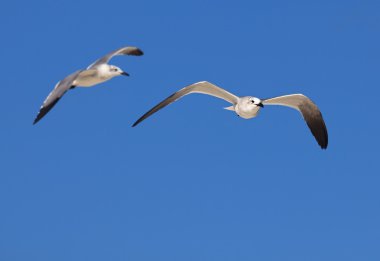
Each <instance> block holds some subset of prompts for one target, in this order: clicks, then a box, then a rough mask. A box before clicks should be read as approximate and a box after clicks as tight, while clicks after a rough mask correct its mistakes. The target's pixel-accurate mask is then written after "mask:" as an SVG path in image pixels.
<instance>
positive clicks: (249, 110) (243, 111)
mask: <svg viewBox="0 0 380 261" xmlns="http://www.w3.org/2000/svg"><path fill="white" fill-rule="evenodd" d="M259 110H260V107H256V106H255V107H245V106H236V107H235V112H236V113H237V114H238V115H239V116H240V117H242V118H244V119H251V118H254V117H256V116H257V114H258V113H259Z"/></svg>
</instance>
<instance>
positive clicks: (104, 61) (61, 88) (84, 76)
mask: <svg viewBox="0 0 380 261" xmlns="http://www.w3.org/2000/svg"><path fill="white" fill-rule="evenodd" d="M142 54H143V52H142V51H141V50H140V49H139V48H137V47H130V46H127V47H123V48H120V49H117V50H115V51H112V52H110V53H109V54H107V55H105V56H103V57H101V58H100V59H98V60H96V61H95V62H94V63H93V64H91V65H90V66H89V67H88V68H87V69H85V70H79V71H76V72H75V73H73V74H70V75H69V76H67V77H66V78H64V79H63V80H62V81H60V82H58V83H57V84H56V86H55V87H54V90H53V91H52V92H51V93H50V94H49V96H48V97H47V98H46V99H45V101H44V102H43V104H42V106H41V108H40V110H39V112H38V114H37V117H36V118H35V120H34V122H33V124H36V123H37V122H38V121H40V120H41V119H42V118H43V117H44V116H45V115H46V114H47V113H48V112H49V111H50V110H51V109H52V108H53V107H54V105H55V104H56V103H57V102H58V101H59V99H60V98H61V97H62V96H63V95H64V94H65V93H66V92H67V91H68V90H70V89H73V88H75V87H91V86H94V85H96V84H99V83H102V82H104V81H108V80H110V79H111V78H113V77H115V76H119V75H124V76H129V74H128V73H127V72H124V71H122V70H121V69H120V68H118V67H116V66H114V65H109V64H108V62H109V60H110V59H111V58H112V57H114V56H115V55H136V56H140V55H142Z"/></svg>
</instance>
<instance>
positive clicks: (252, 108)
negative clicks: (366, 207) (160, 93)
mask: <svg viewBox="0 0 380 261" xmlns="http://www.w3.org/2000/svg"><path fill="white" fill-rule="evenodd" d="M190 93H201V94H207V95H211V96H215V97H217V98H220V99H223V100H225V101H227V102H229V103H231V104H232V106H229V107H226V108H225V109H227V110H231V111H235V112H236V114H237V115H239V116H240V117H242V118H244V119H251V118H254V117H256V116H257V115H258V112H259V110H260V109H261V108H263V107H264V105H282V106H286V107H290V108H293V109H296V110H297V111H299V112H300V113H301V115H302V116H303V118H304V120H305V121H306V124H307V125H308V127H309V129H310V131H311V133H312V134H313V136H314V137H315V139H316V141H317V142H318V144H319V146H321V148H322V149H326V148H327V145H328V134H327V128H326V124H325V122H324V120H323V117H322V114H321V112H320V111H319V109H318V107H317V105H315V103H313V102H312V101H311V100H310V99H309V98H308V97H306V96H305V95H303V94H290V95H284V96H278V97H273V98H269V99H259V98H256V97H252V96H245V97H238V96H235V95H234V94H232V93H229V92H228V91H226V90H224V89H222V88H220V87H218V86H216V85H214V84H212V83H209V82H206V81H202V82H197V83H194V84H191V85H189V86H187V87H185V88H183V89H181V90H179V91H177V92H176V93H174V94H172V95H171V96H169V97H168V98H166V99H165V100H163V101H162V102H160V103H159V104H157V105H156V106H154V107H153V108H152V109H151V110H149V111H148V112H147V113H145V114H144V115H143V116H142V117H140V118H139V119H138V120H137V121H136V122H135V123H134V124H133V127H135V126H136V125H137V124H139V123H140V122H142V121H143V120H145V119H146V118H148V117H149V116H151V115H152V114H154V113H155V112H157V111H159V110H161V109H162V108H164V107H165V106H167V105H169V104H171V103H173V102H175V101H177V100H179V99H181V98H182V97H183V96H185V95H187V94H190Z"/></svg>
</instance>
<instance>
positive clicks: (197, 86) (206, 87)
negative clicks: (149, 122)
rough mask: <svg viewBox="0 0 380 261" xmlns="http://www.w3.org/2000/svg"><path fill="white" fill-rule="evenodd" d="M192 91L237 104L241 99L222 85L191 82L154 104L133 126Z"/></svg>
mask: <svg viewBox="0 0 380 261" xmlns="http://www.w3.org/2000/svg"><path fill="white" fill-rule="evenodd" d="M190 93H202V94H207V95H211V96H215V97H217V98H220V99H223V100H226V101H228V102H230V103H232V104H236V103H237V102H238V100H239V97H237V96H235V95H233V94H232V93H229V92H227V91H226V90H224V89H222V88H220V87H218V86H216V85H214V84H212V83H209V82H206V81H203V82H197V83H194V84H191V85H189V86H187V87H185V88H183V89H181V90H179V91H178V92H176V93H174V94H172V95H170V96H169V97H168V98H166V99H165V100H163V101H162V102H160V103H159V104H157V105H156V106H154V107H153V108H152V109H151V110H150V111H148V112H147V113H145V114H144V115H143V116H142V117H141V118H140V119H138V120H137V121H136V122H135V123H134V124H133V125H132V127H134V126H136V125H137V124H139V123H140V122H142V121H143V120H145V119H146V118H148V117H149V116H151V115H152V114H153V113H155V112H157V111H159V110H161V109H162V108H164V107H165V106H167V105H169V104H171V103H173V102H175V101H177V100H179V99H180V98H182V97H183V96H185V95H187V94H190Z"/></svg>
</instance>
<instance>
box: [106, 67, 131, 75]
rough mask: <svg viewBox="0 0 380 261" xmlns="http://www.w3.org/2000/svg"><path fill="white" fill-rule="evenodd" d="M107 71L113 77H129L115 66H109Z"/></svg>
mask: <svg viewBox="0 0 380 261" xmlns="http://www.w3.org/2000/svg"><path fill="white" fill-rule="evenodd" d="M109 70H110V73H111V74H112V75H113V76H119V75H124V76H129V74H128V73H127V72H124V71H123V70H122V69H120V68H119V67H117V66H115V65H110V66H109Z"/></svg>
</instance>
